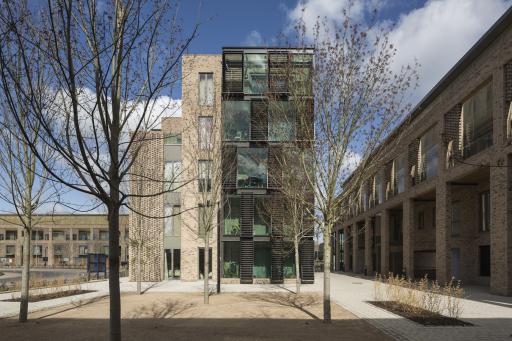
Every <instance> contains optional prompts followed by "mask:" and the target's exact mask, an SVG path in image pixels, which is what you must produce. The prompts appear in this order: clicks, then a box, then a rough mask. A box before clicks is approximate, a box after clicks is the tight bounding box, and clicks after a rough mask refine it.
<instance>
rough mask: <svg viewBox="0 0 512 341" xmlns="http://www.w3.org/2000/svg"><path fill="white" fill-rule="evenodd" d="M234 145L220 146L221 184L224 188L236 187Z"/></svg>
mask: <svg viewBox="0 0 512 341" xmlns="http://www.w3.org/2000/svg"><path fill="white" fill-rule="evenodd" d="M236 167H237V161H236V147H235V146H223V147H222V186H223V187H224V189H235V188H236Z"/></svg>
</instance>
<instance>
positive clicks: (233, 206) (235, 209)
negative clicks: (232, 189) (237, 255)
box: [224, 196, 240, 236]
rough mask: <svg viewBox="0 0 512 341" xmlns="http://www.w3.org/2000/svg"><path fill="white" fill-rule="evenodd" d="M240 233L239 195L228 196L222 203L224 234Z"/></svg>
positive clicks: (235, 234) (233, 234)
mask: <svg viewBox="0 0 512 341" xmlns="http://www.w3.org/2000/svg"><path fill="white" fill-rule="evenodd" d="M239 234H240V197H239V196H230V197H228V199H227V201H226V203H225V204H224V235H227V236H237V235H239Z"/></svg>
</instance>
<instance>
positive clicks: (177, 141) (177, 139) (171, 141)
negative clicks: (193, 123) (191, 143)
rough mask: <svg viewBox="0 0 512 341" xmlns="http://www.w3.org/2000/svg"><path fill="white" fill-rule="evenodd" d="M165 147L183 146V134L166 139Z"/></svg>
mask: <svg viewBox="0 0 512 341" xmlns="http://www.w3.org/2000/svg"><path fill="white" fill-rule="evenodd" d="M164 144H165V145H173V144H175V145H181V134H171V135H167V136H166V137H165V138H164Z"/></svg>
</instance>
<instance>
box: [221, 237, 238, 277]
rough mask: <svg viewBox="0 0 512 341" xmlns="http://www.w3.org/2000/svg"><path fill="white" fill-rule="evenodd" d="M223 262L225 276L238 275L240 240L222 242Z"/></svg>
mask: <svg viewBox="0 0 512 341" xmlns="http://www.w3.org/2000/svg"><path fill="white" fill-rule="evenodd" d="M223 264H224V267H223V270H224V273H223V274H224V277H225V278H238V277H240V242H224V254H223Z"/></svg>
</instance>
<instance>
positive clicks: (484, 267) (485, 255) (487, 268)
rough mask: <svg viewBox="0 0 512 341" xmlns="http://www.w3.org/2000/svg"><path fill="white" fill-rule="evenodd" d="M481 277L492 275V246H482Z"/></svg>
mask: <svg viewBox="0 0 512 341" xmlns="http://www.w3.org/2000/svg"><path fill="white" fill-rule="evenodd" d="M479 251H480V252H479V253H480V255H479V256H480V276H487V277H488V276H490V275H491V246H490V245H481V246H480V250H479Z"/></svg>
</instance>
